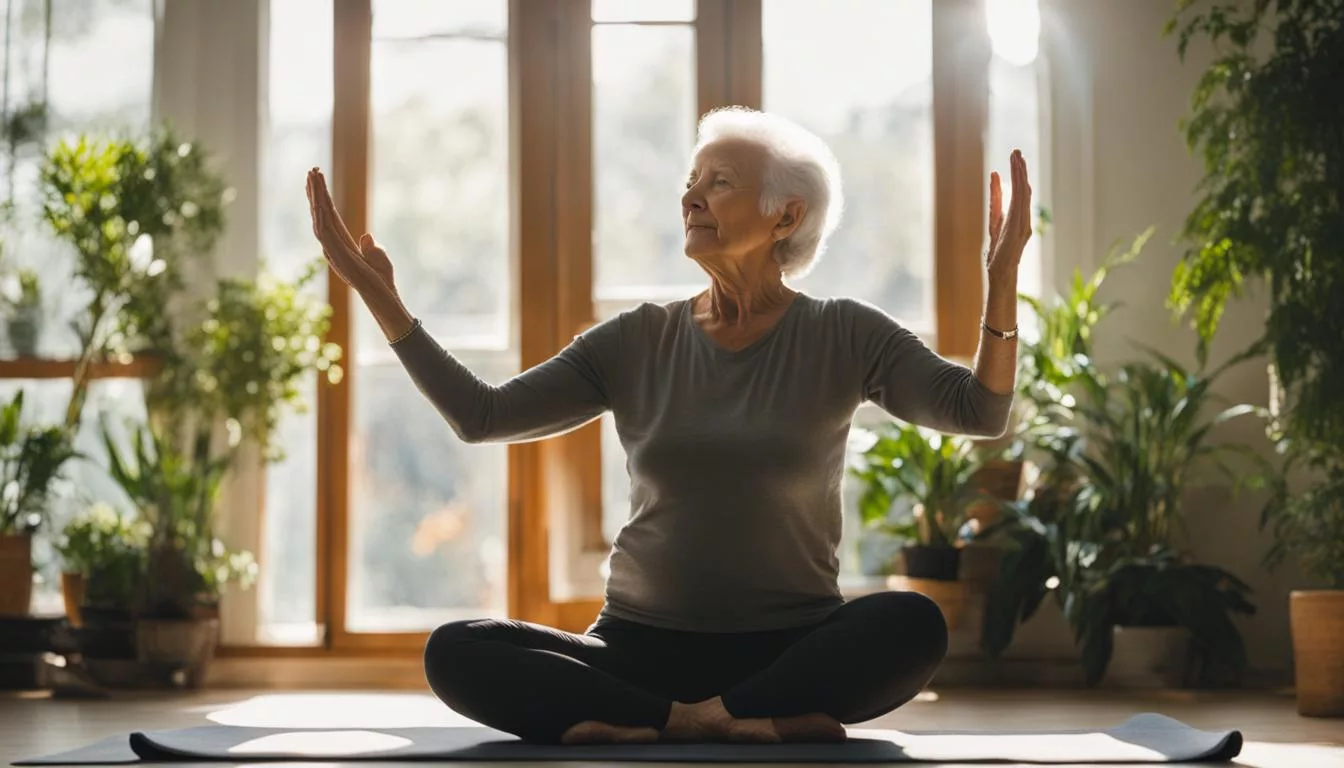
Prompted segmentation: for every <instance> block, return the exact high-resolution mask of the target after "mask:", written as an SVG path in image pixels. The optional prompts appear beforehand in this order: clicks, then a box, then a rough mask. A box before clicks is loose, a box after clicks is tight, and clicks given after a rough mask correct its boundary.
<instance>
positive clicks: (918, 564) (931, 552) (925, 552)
mask: <svg viewBox="0 0 1344 768" xmlns="http://www.w3.org/2000/svg"><path fill="white" fill-rule="evenodd" d="M901 559H902V560H903V561H904V562H905V575H906V576H909V577H910V578H912V579H936V580H940V581H956V580H957V571H958V569H960V568H961V550H960V549H957V548H956V547H926V546H924V545H922V544H907V545H906V546H905V547H904V548H903V549H902V550H901Z"/></svg>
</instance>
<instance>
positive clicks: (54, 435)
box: [0, 390, 78, 533]
mask: <svg viewBox="0 0 1344 768" xmlns="http://www.w3.org/2000/svg"><path fill="white" fill-rule="evenodd" d="M23 400H24V397H23V390H19V392H18V394H16V395H15V396H14V398H13V399H12V400H11V401H10V402H9V403H7V404H6V405H5V406H4V407H3V408H0V533H19V532H24V531H32V530H36V529H37V528H39V527H40V526H41V525H42V523H43V522H45V520H46V515H47V501H48V498H49V496H50V493H51V489H52V484H53V483H54V482H55V481H56V480H57V478H59V477H60V473H61V469H62V468H63V467H64V466H65V464H66V462H68V461H69V460H70V459H72V458H75V457H76V456H77V455H78V454H77V453H76V451H75V449H74V445H73V441H72V440H71V438H70V435H69V433H68V432H66V431H65V430H64V429H61V428H60V427H30V426H24V424H23Z"/></svg>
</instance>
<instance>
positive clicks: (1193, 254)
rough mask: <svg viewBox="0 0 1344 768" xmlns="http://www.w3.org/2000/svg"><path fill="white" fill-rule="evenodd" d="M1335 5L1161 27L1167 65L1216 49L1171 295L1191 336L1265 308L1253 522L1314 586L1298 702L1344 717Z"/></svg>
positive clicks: (1207, 10) (1306, 599)
mask: <svg viewBox="0 0 1344 768" xmlns="http://www.w3.org/2000/svg"><path fill="white" fill-rule="evenodd" d="M1341 13H1344V7H1341V4H1340V2H1339V1H1338V0H1315V1H1314V2H1296V3H1285V2H1278V3H1267V2H1261V3H1229V2H1212V3H1197V2H1191V1H1190V0H1184V1H1183V2H1181V3H1179V4H1178V7H1177V11H1176V13H1175V14H1174V15H1173V17H1172V18H1171V20H1170V22H1169V23H1168V25H1167V29H1166V32H1167V34H1176V35H1177V36H1178V40H1179V44H1178V47H1177V51H1178V53H1179V56H1180V58H1181V59H1182V60H1184V59H1185V55H1186V50H1187V48H1188V46H1189V44H1190V43H1191V42H1192V41H1195V40H1197V39H1203V40H1205V41H1207V42H1208V43H1210V44H1211V46H1210V47H1211V48H1212V49H1213V50H1214V51H1215V55H1214V56H1213V57H1212V59H1211V60H1210V61H1208V63H1207V64H1205V65H1204V66H1205V69H1204V73H1203V75H1202V77H1201V78H1200V82H1199V85H1198V87H1197V88H1196V90H1195V92H1194V93H1193V95H1192V97H1191V104H1190V114H1189V115H1188V117H1187V119H1185V120H1184V121H1183V122H1182V128H1183V130H1184V134H1185V139H1186V143H1187V145H1188V146H1189V148H1190V149H1191V151H1193V152H1196V153H1197V154H1198V156H1199V157H1200V159H1201V160H1202V162H1203V166H1204V174H1205V175H1204V178H1203V179H1202V180H1201V182H1200V185H1199V187H1198V195H1197V199H1196V202H1195V205H1194V207H1193V209H1192V210H1191V211H1190V212H1189V214H1188V215H1187V217H1186V220H1185V227H1184V230H1183V232H1182V234H1183V236H1184V240H1185V242H1186V243H1187V245H1188V247H1187V249H1186V251H1185V252H1184V253H1183V254H1182V258H1181V261H1180V262H1179V263H1178V264H1177V267H1176V270H1175V272H1174V274H1173V276H1172V285H1171V294H1170V300H1171V303H1172V305H1173V307H1174V308H1175V310H1176V311H1177V312H1178V313H1179V314H1180V315H1182V316H1188V317H1190V319H1191V321H1192V324H1193V325H1194V327H1195V328H1196V329H1198V331H1199V333H1200V336H1201V338H1202V339H1204V340H1206V341H1207V340H1209V339H1211V338H1213V336H1214V335H1215V334H1216V332H1217V329H1218V326H1219V322H1220V319H1221V318H1222V315H1223V311H1224V309H1225V308H1226V306H1227V303H1228V302H1229V301H1231V300H1234V299H1236V298H1237V297H1239V296H1241V295H1242V294H1243V293H1244V292H1245V290H1246V289H1247V288H1248V287H1251V286H1253V285H1257V284H1258V285H1260V286H1262V287H1263V288H1264V291H1263V294H1264V296H1265V298H1266V299H1267V302H1268V311H1267V314H1266V318H1265V333H1264V336H1263V341H1264V342H1265V344H1266V346H1267V349H1268V351H1269V359H1270V366H1269V378H1270V382H1271V409H1272V411H1273V414H1274V420H1273V422H1272V424H1271V430H1270V437H1271V439H1272V440H1273V441H1274V442H1275V444H1276V448H1277V450H1278V452H1279V454H1280V455H1282V456H1283V458H1284V466H1283V468H1282V469H1283V479H1282V480H1281V481H1280V482H1277V483H1276V484H1275V488H1276V493H1275V494H1274V496H1273V498H1272V500H1271V503H1270V504H1269V505H1268V506H1267V507H1266V510H1265V515H1264V516H1263V518H1262V524H1263V525H1264V527H1265V528H1267V529H1268V530H1270V531H1272V532H1273V534H1274V538H1275V543H1274V545H1273V546H1272V547H1271V548H1270V549H1269V551H1268V552H1267V553H1266V563H1267V565H1269V566H1271V567H1273V566H1276V565H1278V564H1279V563H1281V562H1282V561H1283V560H1284V559H1286V558H1291V559H1292V560H1294V561H1296V562H1298V563H1300V565H1301V567H1302V570H1303V571H1304V573H1305V575H1306V576H1307V577H1308V578H1310V579H1311V580H1312V581H1313V582H1315V584H1316V585H1317V586H1319V588H1318V589H1304V590H1298V591H1295V592H1293V593H1292V595H1291V598H1290V600H1291V602H1290V607H1291V623H1292V626H1291V630H1292V635H1293V648H1294V661H1295V665H1296V677H1297V706H1298V711H1299V712H1300V713H1301V714H1304V715H1322V716H1341V715H1344V644H1341V643H1340V642H1339V641H1338V638H1339V637H1340V635H1341V634H1344V567H1341V565H1340V563H1341V562H1344V557H1341V554H1342V553H1344V398H1341V397H1340V396H1339V393H1340V392H1342V391H1344V313H1341V312H1340V310H1339V306H1338V303H1339V302H1338V298H1337V297H1338V296H1340V295H1341V294H1342V293H1344V228H1341V227H1340V221H1344V134H1342V133H1341V131H1340V124H1341V118H1340V101H1339V99H1338V98H1337V96H1338V92H1339V83H1340V66H1339V62H1340V61H1341V57H1342V56H1344V36H1341V35H1340V33H1339V18H1340V14H1341Z"/></svg>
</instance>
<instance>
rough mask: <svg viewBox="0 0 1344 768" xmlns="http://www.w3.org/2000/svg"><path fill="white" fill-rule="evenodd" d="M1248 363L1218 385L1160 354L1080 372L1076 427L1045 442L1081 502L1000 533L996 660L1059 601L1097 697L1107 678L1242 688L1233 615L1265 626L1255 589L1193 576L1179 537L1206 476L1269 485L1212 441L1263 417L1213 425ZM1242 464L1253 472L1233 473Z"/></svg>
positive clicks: (1022, 517) (1194, 568) (1048, 500)
mask: <svg viewBox="0 0 1344 768" xmlns="http://www.w3.org/2000/svg"><path fill="white" fill-rule="evenodd" d="M1244 357H1245V355H1243V356H1239V357H1237V358H1234V359H1233V360H1231V361H1229V362H1228V363H1227V364H1225V365H1224V366H1223V367H1220V368H1219V369H1217V370H1214V371H1212V372H1210V373H1208V374H1205V373H1203V368H1204V360H1203V357H1202V355H1201V360H1200V363H1201V365H1200V368H1199V369H1197V370H1194V371H1187V370H1186V369H1184V368H1183V367H1182V366H1180V365H1179V364H1177V363H1176V362H1175V361H1173V360H1171V359H1170V358H1167V357H1165V356H1162V355H1160V354H1158V353H1155V352H1154V353H1151V358H1152V359H1151V360H1144V361H1139V362H1131V363H1128V364H1125V365H1123V366H1121V367H1120V368H1119V369H1118V370H1117V371H1116V372H1115V373H1113V374H1112V375H1110V376H1104V375H1103V374H1102V373H1101V372H1100V371H1099V370H1097V368H1096V367H1095V366H1094V365H1092V364H1090V363H1089V364H1087V365H1084V366H1083V367H1082V368H1081V369H1080V374H1079V377H1078V383H1079V384H1080V385H1081V386H1080V387H1079V388H1078V389H1077V390H1076V391H1077V394H1076V395H1075V396H1074V397H1073V398H1071V402H1072V404H1071V405H1070V406H1069V411H1070V413H1071V418H1070V419H1068V420H1066V421H1063V422H1062V423H1058V424H1057V426H1056V427H1055V428H1054V430H1052V431H1046V430H1042V431H1043V432H1045V433H1046V434H1043V435H1042V437H1041V440H1042V442H1043V443H1045V444H1048V445H1050V446H1051V451H1052V454H1051V455H1052V459H1053V466H1052V471H1053V472H1054V473H1056V474H1058V475H1063V476H1065V477H1067V478H1068V480H1069V484H1068V485H1067V486H1066V487H1067V488H1068V490H1067V491H1065V492H1063V493H1059V492H1055V493H1050V492H1048V491H1047V492H1046V493H1044V494H1042V495H1041V496H1040V497H1039V498H1037V497H1035V496H1033V498H1032V499H1031V500H1029V501H1028V502H1027V503H1026V504H1021V505H1016V506H1014V507H1013V508H1012V509H1013V513H1012V515H1011V516H1010V518H1009V519H1008V521H1007V522H1006V523H1005V525H1004V526H1002V527H1000V528H999V529H998V530H996V531H994V533H995V534H996V535H999V536H1002V537H1004V538H1005V539H1006V540H1007V541H1008V542H1010V554H1008V555H1007V556H1005V560H1004V566H1003V571H1002V574H1001V578H1000V580H999V581H998V582H997V583H996V584H995V586H994V588H993V589H992V590H991V592H990V596H989V600H988V601H987V603H988V604H987V608H986V620H985V624H984V626H983V627H982V638H981V643H982V647H984V648H985V650H987V651H988V652H990V653H991V654H998V653H1000V652H1002V651H1003V650H1004V649H1005V648H1006V647H1007V645H1008V643H1009V642H1011V638H1012V634H1013V629H1014V627H1015V626H1016V624H1017V623H1019V622H1020V621H1024V620H1025V619H1026V618H1029V617H1030V616H1031V615H1032V613H1033V612H1034V611H1035V610H1036V608H1037V607H1038V606H1039V605H1040V602H1041V600H1042V599H1043V598H1044V596H1045V595H1046V594H1047V593H1050V592H1053V593H1054V596H1055V598H1056V599H1057V600H1058V601H1059V603H1060V605H1061V607H1062V608H1063V611H1064V615H1065V618H1066V619H1067V620H1068V621H1069V623H1070V625H1071V626H1072V627H1073V629H1074V633H1075V640H1076V641H1077V642H1078V643H1079V644H1080V646H1081V649H1082V658H1083V667H1084V674H1085V679H1086V681H1087V682H1088V683H1089V684H1096V683H1098V682H1100V681H1101V680H1102V679H1103V678H1104V677H1107V675H1108V671H1109V672H1110V673H1111V674H1110V676H1109V678H1108V679H1109V680H1110V681H1111V682H1112V683H1113V684H1118V685H1153V684H1157V685H1166V686H1173V685H1181V684H1190V683H1193V682H1198V683H1200V684H1204V685H1208V684H1221V683H1226V682H1230V681H1234V680H1235V679H1236V676H1237V675H1238V674H1239V673H1240V672H1241V671H1242V669H1243V667H1244V664H1245V653H1244V650H1243V648H1242V643H1241V638H1240V635H1239V633H1238V631H1237V629H1236V626H1235V625H1234V624H1233V623H1232V621H1231V615H1232V614H1234V613H1252V612H1254V607H1253V606H1252V605H1251V604H1250V602H1249V601H1248V600H1247V595H1248V594H1249V591H1250V590H1249V587H1248V586H1247V585H1246V584H1245V583H1244V582H1243V581H1241V580H1240V579H1238V578H1237V577H1236V576H1234V575H1233V574H1231V573H1229V572H1227V571H1225V570H1223V569H1221V568H1217V567H1215V566H1210V565H1204V564H1200V563H1197V562H1194V561H1193V559H1192V558H1191V557H1190V556H1189V554H1188V552H1186V551H1185V550H1184V548H1183V547H1182V546H1181V542H1180V535H1179V534H1180V530H1181V523H1182V520H1183V515H1182V510H1183V494H1184V493H1185V491H1186V490H1187V489H1188V488H1190V487H1192V486H1193V484H1194V483H1195V482H1197V481H1198V479H1199V478H1198V477H1196V475H1195V473H1196V472H1197V471H1199V470H1200V469H1201V468H1204V467H1207V468H1211V469H1216V470H1220V471H1221V472H1222V473H1223V475H1224V476H1225V477H1227V478H1228V480H1229V482H1230V483H1231V484H1232V485H1233V486H1234V487H1237V488H1240V487H1257V486H1258V485H1259V481H1260V480H1261V479H1262V478H1263V477H1264V476H1265V475H1264V469H1263V466H1262V464H1261V463H1260V461H1261V460H1258V458H1257V457H1255V455H1254V454H1253V453H1252V452H1251V451H1250V450H1249V449H1248V448H1247V447H1246V446H1242V445H1238V444H1212V443H1211V441H1210V440H1209V435H1210V432H1211V431H1212V430H1213V429H1214V427H1216V426H1217V425H1218V424H1220V423H1222V422H1224V421H1227V420H1229V419H1232V418H1237V417H1239V416H1243V415H1248V414H1251V413H1254V409H1253V408H1251V407H1250V406H1246V405H1234V406H1231V407H1229V408H1225V409H1223V410H1221V411H1219V412H1217V413H1216V414H1215V415H1210V413H1209V412H1210V410H1211V408H1212V407H1213V400H1214V397H1213V394H1212V385H1213V383H1214V381H1215V380H1216V379H1217V377H1218V375H1219V374H1220V373H1221V372H1222V371H1223V370H1226V368H1227V367H1228V366H1230V365H1234V364H1236V363H1238V362H1240V361H1241V360H1242V359H1244ZM1232 456H1242V457H1246V458H1247V459H1248V460H1249V461H1251V462H1252V465H1253V467H1254V469H1253V470H1252V469H1245V468H1241V469H1234V468H1233V467H1232V466H1231V465H1230V464H1228V463H1227V461H1226V460H1227V459H1228V458H1229V457H1232ZM1190 660H1193V661H1194V662H1195V663H1194V664H1189V663H1187V662H1188V661H1190ZM1117 662H1118V663H1117ZM1113 664H1115V665H1116V666H1112V665H1113Z"/></svg>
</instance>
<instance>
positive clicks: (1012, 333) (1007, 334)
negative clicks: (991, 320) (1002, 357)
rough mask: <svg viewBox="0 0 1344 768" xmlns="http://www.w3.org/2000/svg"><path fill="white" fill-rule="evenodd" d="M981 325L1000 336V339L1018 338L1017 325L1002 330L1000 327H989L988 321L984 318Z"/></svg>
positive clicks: (987, 330) (1010, 339)
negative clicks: (1010, 328)
mask: <svg viewBox="0 0 1344 768" xmlns="http://www.w3.org/2000/svg"><path fill="white" fill-rule="evenodd" d="M980 327H981V328H984V329H985V331H986V332H988V333H991V334H993V335H995V336H998V337H999V338H1000V339H1005V340H1007V341H1012V340H1013V339H1016V338H1017V326H1013V328H1012V330H1008V331H1000V330H999V329H998V328H991V327H989V324H988V323H986V322H985V321H984V320H981V321H980Z"/></svg>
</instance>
